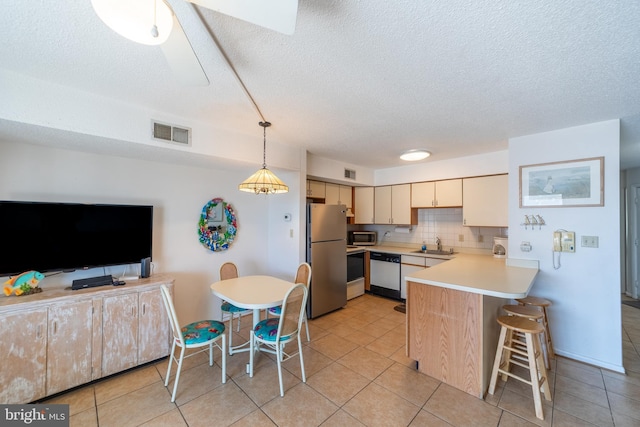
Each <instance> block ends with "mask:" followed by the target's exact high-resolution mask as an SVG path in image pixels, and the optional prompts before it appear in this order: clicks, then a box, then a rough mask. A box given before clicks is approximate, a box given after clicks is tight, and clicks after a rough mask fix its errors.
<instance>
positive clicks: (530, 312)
mask: <svg viewBox="0 0 640 427" xmlns="http://www.w3.org/2000/svg"><path fill="white" fill-rule="evenodd" d="M502 309H503V310H504V311H505V312H506V313H507V314H508V315H509V316H519V317H524V318H525V319H530V320H533V321H535V322H538V323H540V324H541V325H542V326H544V313H543V312H542V310H540V309H539V308H538V307H534V306H530V305H503V306H502ZM538 337H539V338H540V345H541V347H542V351H543V353H544V366H545V368H547V370H549V369H551V358H550V357H549V351H548V350H547V349H548V346H547V343H546V331H542V334H540V335H539V336H538Z"/></svg>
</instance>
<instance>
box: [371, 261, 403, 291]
mask: <svg viewBox="0 0 640 427" xmlns="http://www.w3.org/2000/svg"><path fill="white" fill-rule="evenodd" d="M370 260H371V263H370V268H371V271H370V273H371V278H370V287H369V291H370V292H371V293H372V294H376V295H380V296H384V297H387V298H393V299H396V300H400V255H399V254H390V253H384V252H371V253H370Z"/></svg>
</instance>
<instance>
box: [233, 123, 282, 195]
mask: <svg viewBox="0 0 640 427" xmlns="http://www.w3.org/2000/svg"><path fill="white" fill-rule="evenodd" d="M258 124H259V125H260V126H262V128H263V135H264V139H263V145H262V169H260V170H259V171H257V172H256V173H254V174H253V175H251V176H250V177H249V178H247V179H245V180H244V181H243V182H242V184H240V185H238V190H240V191H246V192H248V193H255V194H276V193H287V192H288V191H289V187H287V186H286V185H285V184H284V183H283V182H282V181H280V179H279V178H278V177H277V176H275V175H274V174H273V172H271V171H270V170H269V169H267V128H268V127H269V126H271V123H269V122H259V123H258Z"/></svg>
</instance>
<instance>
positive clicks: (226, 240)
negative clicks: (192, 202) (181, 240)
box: [198, 197, 238, 252]
mask: <svg viewBox="0 0 640 427" xmlns="http://www.w3.org/2000/svg"><path fill="white" fill-rule="evenodd" d="M237 232H238V223H237V221H236V215H235V213H234V211H233V207H231V205H230V204H229V203H226V202H225V201H224V200H223V199H221V198H219V197H218V198H215V199H211V200H210V201H209V202H207V203H206V204H205V205H204V206H203V207H202V213H201V214H200V221H198V234H199V235H200V243H202V244H203V245H204V246H206V247H207V248H208V249H210V250H212V251H214V252H219V251H226V250H227V249H229V246H231V244H232V243H233V241H234V240H235V238H236V234H237Z"/></svg>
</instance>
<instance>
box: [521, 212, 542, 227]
mask: <svg viewBox="0 0 640 427" xmlns="http://www.w3.org/2000/svg"><path fill="white" fill-rule="evenodd" d="M520 225H524V229H525V230H527V229H528V228H529V226H531V229H532V230H533V229H534V228H535V227H536V226H537V227H538V230H542V226H543V225H547V224H546V223H545V222H544V218H542V216H540V215H525V216H524V222H523V223H522V224H520Z"/></svg>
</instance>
